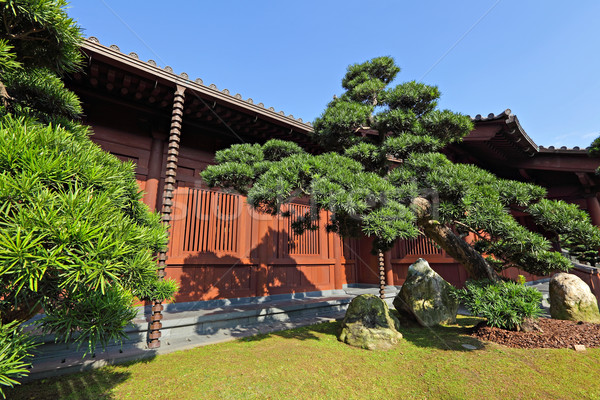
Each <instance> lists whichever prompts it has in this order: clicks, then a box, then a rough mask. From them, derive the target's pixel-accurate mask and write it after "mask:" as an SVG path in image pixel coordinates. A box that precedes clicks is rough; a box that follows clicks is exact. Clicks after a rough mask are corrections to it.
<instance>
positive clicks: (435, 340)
mask: <svg viewBox="0 0 600 400" xmlns="http://www.w3.org/2000/svg"><path fill="white" fill-rule="evenodd" d="M393 312H396V311H393ZM396 315H398V314H396ZM481 321H483V319H481V318H478V317H467V316H462V315H458V316H457V319H456V323H454V324H448V325H437V326H433V327H423V326H421V325H419V324H418V323H417V322H416V321H414V320H410V319H406V318H402V317H400V326H401V327H400V333H402V336H404V339H405V340H406V341H408V342H410V343H411V344H413V345H415V346H418V347H424V348H435V349H439V350H450V351H464V352H469V351H474V350H480V349H482V348H483V347H484V344H483V343H482V342H481V341H479V340H478V339H476V338H474V337H471V336H469V335H470V333H471V331H472V329H473V327H474V326H475V325H477V324H478V323H480V322H481ZM463 345H466V347H465V346H463ZM473 347H474V348H473Z"/></svg>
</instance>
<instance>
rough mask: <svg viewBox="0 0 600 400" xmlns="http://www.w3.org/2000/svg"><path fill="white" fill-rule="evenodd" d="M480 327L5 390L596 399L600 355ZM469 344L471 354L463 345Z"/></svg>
mask: <svg viewBox="0 0 600 400" xmlns="http://www.w3.org/2000/svg"><path fill="white" fill-rule="evenodd" d="M478 321H479V320H478V319H476V318H467V317H462V318H460V319H459V321H458V324H457V325H452V326H445V327H438V328H435V329H424V328H418V327H410V328H404V329H403V330H402V333H403V335H404V337H405V340H404V341H403V342H402V343H401V344H400V345H398V346H397V347H396V348H394V349H393V350H390V351H387V352H371V351H367V350H361V349H356V348H352V347H350V346H347V345H345V344H343V343H340V342H338V341H337V339H336V333H337V331H338V329H339V323H338V322H332V323H324V324H319V325H313V326H309V327H305V328H299V329H294V330H289V331H284V332H277V333H272V334H269V335H260V336H254V337H251V338H246V339H242V340H238V341H234V342H228V343H221V344H216V345H210V346H205V347H199V348H196V349H193V350H188V351H181V352H176V353H171V354H168V355H164V356H158V357H156V358H154V359H152V360H149V361H141V362H136V363H131V364H127V365H119V366H110V367H105V368H102V369H99V370H95V371H91V372H88V373H81V374H76V375H70V376H65V377H61V378H54V379H48V380H45V381H42V382H34V383H30V384H27V385H23V386H21V387H18V388H16V389H14V390H9V391H8V392H7V396H8V398H9V399H54V400H58V399H135V400H138V399H599V398H600V375H599V372H600V349H588V350H587V351H585V352H582V353H577V352H575V351H573V350H568V349H560V350H556V349H537V350H520V349H510V348H506V347H502V346H499V345H495V344H493V343H486V344H484V343H481V342H479V341H477V340H475V339H473V338H470V337H468V336H465V335H464V328H465V327H467V326H472V325H473V324H475V323H477V322H478ZM463 343H465V344H471V345H474V346H477V350H467V349H465V348H463V347H462V346H461V345H462V344H463Z"/></svg>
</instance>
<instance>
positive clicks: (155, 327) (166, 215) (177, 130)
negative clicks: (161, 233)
mask: <svg viewBox="0 0 600 400" xmlns="http://www.w3.org/2000/svg"><path fill="white" fill-rule="evenodd" d="M184 101H185V87H183V86H179V85H177V87H176V89H175V96H174V97H173V112H172V114H171V129H170V131H169V150H168V151H167V168H166V172H165V188H164V191H163V206H162V221H163V224H165V225H166V226H167V230H168V227H169V224H170V222H171V207H172V206H173V196H174V194H173V192H174V191H175V183H176V180H175V177H176V175H177V160H178V158H177V157H178V156H179V142H180V140H181V122H182V117H183V103H184ZM167 232H168V231H167ZM166 264H167V252H166V250H164V251H161V252H160V253H158V276H159V277H160V278H161V279H162V278H164V276H165V266H166ZM162 300H163V299H153V303H154V305H153V307H152V316H151V317H150V332H149V333H148V348H150V349H156V348H159V347H160V340H159V339H160V336H161V334H160V328H162V323H161V322H160V321H161V320H162V314H161V311H162V310H163V306H162V304H161V303H162Z"/></svg>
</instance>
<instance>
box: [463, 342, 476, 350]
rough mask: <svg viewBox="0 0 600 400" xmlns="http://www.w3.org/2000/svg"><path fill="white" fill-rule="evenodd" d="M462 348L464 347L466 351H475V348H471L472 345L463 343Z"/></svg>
mask: <svg viewBox="0 0 600 400" xmlns="http://www.w3.org/2000/svg"><path fill="white" fill-rule="evenodd" d="M462 347H464V348H465V349H467V350H477V347H475V346H473V345H472V344H466V343H463V344H462Z"/></svg>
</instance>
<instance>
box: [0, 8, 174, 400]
mask: <svg viewBox="0 0 600 400" xmlns="http://www.w3.org/2000/svg"><path fill="white" fill-rule="evenodd" d="M65 5H66V3H65V2H64V1H62V0H56V1H53V0H35V1H32V0H0V15H1V17H2V21H1V22H0V81H1V82H0V96H1V97H2V98H1V99H0V100H1V105H0V318H1V324H0V394H1V393H2V390H1V385H8V386H12V385H14V384H17V383H18V381H17V379H18V378H19V377H21V376H23V375H26V374H27V366H28V365H29V364H30V363H29V361H28V358H27V356H28V355H29V351H30V349H31V347H32V345H33V341H32V340H31V338H28V336H27V335H26V334H24V333H23V331H22V329H21V328H20V327H19V324H20V323H21V322H23V321H25V320H27V319H29V318H31V317H32V316H33V315H35V314H36V313H38V312H43V317H42V318H40V319H38V320H37V324H38V327H39V328H40V329H41V330H42V331H44V332H46V333H52V334H55V335H56V338H57V340H65V341H67V340H71V339H72V340H75V342H76V343H78V344H84V345H86V346H87V347H88V351H93V349H94V348H95V347H96V346H97V345H103V346H105V345H106V344H108V343H109V341H113V340H116V341H119V340H121V339H122V338H123V337H124V334H123V328H124V327H125V325H127V324H128V323H129V321H130V320H131V319H132V318H133V317H134V316H135V314H136V311H135V309H134V307H133V305H134V299H135V297H137V298H138V299H150V298H152V299H168V298H171V297H172V295H173V293H174V292H175V291H176V285H175V284H174V282H172V281H168V280H167V281H160V280H159V279H158V275H157V271H156V261H155V259H154V254H155V253H156V252H157V251H158V250H159V249H161V248H163V247H164V246H165V245H166V233H165V229H164V227H163V226H162V225H161V223H160V220H159V216H158V215H157V214H154V213H151V212H150V211H149V210H148V208H147V207H146V206H145V205H144V204H143V203H142V202H141V201H140V198H141V194H140V193H139V192H138V186H137V183H136V180H135V174H134V165H133V164H131V163H122V162H121V161H119V160H118V159H117V158H116V157H114V156H112V155H110V154H108V153H106V152H104V151H102V150H101V149H100V147H98V146H97V145H95V144H94V143H93V142H92V141H91V140H90V138H89V136H90V134H91V131H90V129H89V128H88V127H86V126H83V125H81V124H79V123H78V122H77V121H76V119H77V118H78V117H79V115H80V114H81V105H80V103H79V100H78V98H77V96H76V95H75V94H74V93H72V92H70V91H68V90H67V89H65V87H64V86H63V83H62V81H61V80H60V74H64V73H67V72H72V71H74V70H76V69H77V67H78V64H79V62H80V60H81V54H80V51H79V44H80V40H81V35H80V30H79V28H78V26H77V25H76V24H75V22H74V21H73V20H72V19H70V18H69V17H68V16H67V14H66V12H65V10H64V7H65Z"/></svg>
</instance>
